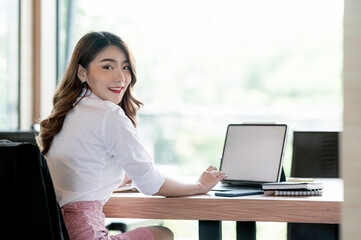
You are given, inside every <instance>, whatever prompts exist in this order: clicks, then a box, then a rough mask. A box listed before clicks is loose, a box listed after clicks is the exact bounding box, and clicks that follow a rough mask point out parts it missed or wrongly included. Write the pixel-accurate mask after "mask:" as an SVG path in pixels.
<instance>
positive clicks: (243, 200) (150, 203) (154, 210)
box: [103, 179, 343, 223]
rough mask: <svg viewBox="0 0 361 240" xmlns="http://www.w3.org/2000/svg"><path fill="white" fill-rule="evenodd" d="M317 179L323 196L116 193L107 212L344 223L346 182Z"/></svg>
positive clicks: (129, 215)
mask: <svg viewBox="0 0 361 240" xmlns="http://www.w3.org/2000/svg"><path fill="white" fill-rule="evenodd" d="M316 181H320V182H323V186H324V189H323V196H297V197H294V196H292V197H288V196H287V197H286V196H266V195H255V196H243V197H232V198H229V197H216V196H214V194H213V193H212V192H210V193H209V194H205V195H196V196H188V197H161V196H145V195H143V194H141V193H114V194H112V196H111V198H110V199H109V201H108V202H107V203H106V204H105V205H104V208H103V212H104V214H105V216H106V217H109V218H143V219H184V220H230V221H270V222H307V223H340V222H341V204H342V202H343V181H342V180H341V179H316Z"/></svg>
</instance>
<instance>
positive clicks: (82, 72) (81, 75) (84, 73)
mask: <svg viewBox="0 0 361 240" xmlns="http://www.w3.org/2000/svg"><path fill="white" fill-rule="evenodd" d="M78 78H79V79H80V81H81V82H82V83H83V82H86V81H87V70H86V69H85V68H84V67H83V66H82V65H80V64H78Z"/></svg>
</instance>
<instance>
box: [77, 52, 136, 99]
mask: <svg viewBox="0 0 361 240" xmlns="http://www.w3.org/2000/svg"><path fill="white" fill-rule="evenodd" d="M78 77H79V79H80V80H81V81H86V82H87V83H88V85H89V86H90V88H91V89H92V92H93V93H94V94H95V95H96V96H98V97H99V98H101V99H103V100H107V101H111V102H113V103H115V104H119V103H120V101H121V100H122V98H123V95H124V93H125V91H126V90H127V88H128V86H129V83H130V82H131V80H132V76H131V69H130V63H129V59H128V58H127V57H126V55H125V53H124V51H123V50H121V49H120V48H119V47H117V46H114V45H111V46H108V47H106V48H105V49H104V50H103V51H101V52H100V53H99V54H98V56H97V57H96V58H95V59H94V60H93V61H92V62H90V64H89V67H88V69H85V68H83V67H82V66H81V65H80V64H79V65H78Z"/></svg>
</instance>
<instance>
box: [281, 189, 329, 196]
mask: <svg viewBox="0 0 361 240" xmlns="http://www.w3.org/2000/svg"><path fill="white" fill-rule="evenodd" d="M274 195H275V196H322V189H321V190H303V191H302V190H300V191H296V190H293V191H292V190H277V191H275V193H274Z"/></svg>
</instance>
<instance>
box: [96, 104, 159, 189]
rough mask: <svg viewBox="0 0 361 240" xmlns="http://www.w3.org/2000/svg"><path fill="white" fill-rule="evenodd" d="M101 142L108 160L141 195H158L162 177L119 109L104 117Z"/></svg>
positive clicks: (135, 132) (116, 108)
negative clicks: (114, 164) (131, 182)
mask: <svg viewBox="0 0 361 240" xmlns="http://www.w3.org/2000/svg"><path fill="white" fill-rule="evenodd" d="M102 140H103V142H104V144H105V146H106V148H107V152H108V154H109V155H110V156H111V159H114V161H116V162H117V163H119V164H120V166H121V167H122V168H123V169H124V171H125V172H126V173H127V175H128V177H129V178H130V179H131V180H132V181H133V184H134V185H135V186H136V188H137V189H138V190H139V191H140V192H142V193H144V194H147V195H152V194H155V193H157V192H158V191H159V189H160V187H161V186H162V185H163V183H164V180H165V177H164V175H163V174H162V173H160V172H159V170H158V169H157V168H156V167H155V166H154V162H153V160H152V159H151V157H150V155H149V153H148V152H147V151H146V149H145V148H144V146H143V144H142V143H141V141H140V139H139V136H138V133H137V131H136V129H135V127H134V126H133V124H132V122H131V121H130V119H129V118H128V117H127V116H126V115H125V113H124V111H123V109H121V108H120V107H118V106H115V107H114V108H113V109H112V110H111V111H109V112H107V113H106V115H105V116H104V121H103V124H102Z"/></svg>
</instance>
